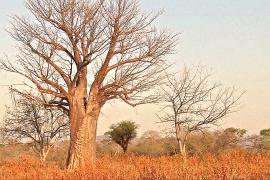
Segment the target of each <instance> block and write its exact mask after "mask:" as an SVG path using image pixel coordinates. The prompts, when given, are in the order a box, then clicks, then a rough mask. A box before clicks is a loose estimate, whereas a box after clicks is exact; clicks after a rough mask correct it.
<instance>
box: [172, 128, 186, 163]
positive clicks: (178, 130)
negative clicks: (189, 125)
mask: <svg viewBox="0 0 270 180" xmlns="http://www.w3.org/2000/svg"><path fill="white" fill-rule="evenodd" d="M175 130H176V140H177V143H178V148H179V151H180V154H181V155H182V156H183V159H184V161H185V162H186V160H187V153H186V144H185V140H182V139H181V127H180V125H179V124H178V123H175Z"/></svg>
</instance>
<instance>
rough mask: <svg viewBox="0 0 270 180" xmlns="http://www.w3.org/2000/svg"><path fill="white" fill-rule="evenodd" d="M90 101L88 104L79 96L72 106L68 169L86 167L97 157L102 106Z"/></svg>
mask: <svg viewBox="0 0 270 180" xmlns="http://www.w3.org/2000/svg"><path fill="white" fill-rule="evenodd" d="M75 97H76V96H75ZM78 97H79V98H78ZM94 99H95V98H94ZM88 103H89V104H88V105H86V104H85V100H84V98H83V97H81V96H77V98H76V99H74V100H73V102H72V104H71V106H70V108H71V110H70V147H69V152H68V159H67V167H68V169H75V168H78V167H80V168H81V167H85V166H86V165H88V164H93V163H94V162H95V159H96V129H97V121H98V117H99V114H100V109H101V107H100V105H99V104H98V103H97V102H95V100H90V101H88Z"/></svg>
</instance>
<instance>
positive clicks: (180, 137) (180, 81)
mask: <svg viewBox="0 0 270 180" xmlns="http://www.w3.org/2000/svg"><path fill="white" fill-rule="evenodd" d="M163 90H164V100H165V102H166V104H165V105H164V108H163V115H161V116H160V120H161V122H162V123H169V124H170V125H171V126H172V129H173V131H170V132H173V133H174V134H175V135H176V139H177V142H178V146H179V149H180V153H181V154H182V155H183V157H184V158H185V159H186V156H187V154H186V142H187V139H188V136H189V135H190V134H191V133H193V132H198V131H201V132H203V130H205V129H206V128H209V127H211V126H213V125H218V123H219V122H220V121H221V120H222V119H224V118H225V117H226V116H228V115H229V114H231V113H233V112H234V111H236V110H237V107H238V105H239V103H238V102H239V99H240V97H241V96H242V94H243V93H237V91H236V89H234V88H223V87H222V86H221V85H220V84H217V83H215V82H214V83H212V82H211V80H210V75H209V74H208V73H207V71H206V70H205V68H203V67H200V66H198V67H194V68H187V67H185V68H184V69H183V71H182V72H181V73H180V74H177V75H168V76H167V83H166V85H165V87H164V89H163Z"/></svg>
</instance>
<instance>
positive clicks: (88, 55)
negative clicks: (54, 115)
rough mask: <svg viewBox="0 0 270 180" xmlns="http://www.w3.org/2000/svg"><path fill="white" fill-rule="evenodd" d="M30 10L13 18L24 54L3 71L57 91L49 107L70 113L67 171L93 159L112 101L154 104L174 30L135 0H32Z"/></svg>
mask: <svg viewBox="0 0 270 180" xmlns="http://www.w3.org/2000/svg"><path fill="white" fill-rule="evenodd" d="M26 7H27V8H28V10H29V11H30V13H31V14H32V17H30V18H25V17H19V16H14V17H13V19H12V23H11V26H12V28H11V29H10V34H11V36H12V37H13V38H14V39H15V40H16V41H18V43H19V54H18V56H17V58H16V60H12V61H11V60H8V58H6V59H4V60H2V62H1V69H3V70H6V71H9V72H13V73H17V74H19V75H22V76H24V77H25V78H26V79H28V81H27V85H28V86H34V87H36V89H37V90H38V91H39V92H41V93H43V94H49V95H52V96H54V98H53V99H52V100H51V101H50V102H49V103H48V104H47V106H48V107H51V108H52V107H54V108H61V109H63V110H65V111H66V112H67V113H68V114H69V120H70V148H69V155H68V159H67V165H68V168H76V167H83V166H85V164H86V163H94V161H95V158H96V154H95V153H96V128H97V122H98V117H99V115H100V111H101V108H102V107H103V105H104V104H105V103H106V102H108V101H109V100H113V99H119V100H122V101H123V102H125V103H127V104H129V105H131V106H136V105H140V104H145V103H151V102H153V101H156V97H155V96H154V94H153V93H151V92H152V91H151V90H152V88H155V87H156V86H157V85H158V84H159V83H157V82H160V79H161V78H162V77H163V75H162V74H163V73H162V72H163V71H164V68H165V67H166V66H167V65H166V64H167V63H166V61H165V56H166V55H168V54H171V53H173V48H174V46H175V42H176V40H177V34H174V33H171V32H169V31H168V30H158V29H157V28H156V27H155V26H154V22H155V19H156V18H157V17H158V15H159V14H160V13H157V14H153V13H150V14H146V13H142V12H141V10H140V7H139V2H138V1H137V0H114V1H111V0H93V1H88V0H54V1H51V0H27V2H26ZM17 91H20V93H21V94H24V95H25V96H29V95H28V94H27V92H25V91H23V90H18V89H17ZM35 98H36V99H38V98H39V97H35Z"/></svg>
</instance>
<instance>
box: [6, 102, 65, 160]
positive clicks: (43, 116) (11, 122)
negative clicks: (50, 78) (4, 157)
mask: <svg viewBox="0 0 270 180" xmlns="http://www.w3.org/2000/svg"><path fill="white" fill-rule="evenodd" d="M1 132H2V133H3V134H4V137H5V138H7V139H9V140H11V141H14V140H15V141H22V142H29V143H31V144H33V149H34V151H35V152H36V153H37V154H39V156H40V159H41V160H43V161H45V160H46V157H47V155H48V153H49V151H50V149H51V148H52V146H53V145H54V143H55V142H56V141H57V140H59V139H62V138H64V137H67V136H68V135H69V122H68V117H67V115H65V114H64V113H63V112H62V111H59V110H52V109H45V107H44V106H42V105H40V104H38V103H37V102H35V101H32V100H29V99H26V98H23V97H21V98H20V99H17V100H15V101H14V104H13V106H11V107H8V108H7V112H6V116H5V118H4V122H3V126H2V128H1Z"/></svg>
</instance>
